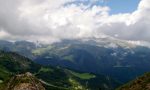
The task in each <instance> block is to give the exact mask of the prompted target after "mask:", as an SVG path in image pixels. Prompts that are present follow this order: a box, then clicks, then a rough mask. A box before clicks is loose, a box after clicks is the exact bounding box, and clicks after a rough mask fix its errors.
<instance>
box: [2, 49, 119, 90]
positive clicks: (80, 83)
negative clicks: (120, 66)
mask: <svg viewBox="0 0 150 90" xmlns="http://www.w3.org/2000/svg"><path fill="white" fill-rule="evenodd" d="M26 72H31V74H30V73H26ZM24 73H26V74H24ZM30 80H31V82H30ZM26 81H27V82H26ZM24 82H26V84H24ZM32 82H34V84H33V85H34V86H35V85H38V84H39V85H40V86H41V88H42V86H43V87H44V88H45V89H46V90H76V89H78V90H86V89H89V90H99V89H103V90H113V89H114V88H116V87H117V86H119V85H120V84H119V83H118V81H116V80H114V79H112V78H110V77H109V76H103V75H96V74H93V73H84V72H78V71H74V70H70V69H65V68H62V67H57V68H54V67H51V66H41V65H39V64H36V63H34V62H33V61H31V60H30V59H28V58H26V57H24V56H21V55H19V54H17V53H12V52H4V51H1V52H0V90H4V88H6V86H7V87H10V88H17V87H21V86H16V83H18V84H19V85H22V83H23V85H25V86H26V85H30V84H31V83H32ZM39 82H40V83H39ZM18 84H17V85H18ZM41 84H42V85H41ZM15 86H16V87H15ZM34 86H31V87H34ZM39 88H40V87H39ZM44 88H43V89H44Z"/></svg>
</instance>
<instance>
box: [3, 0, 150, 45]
mask: <svg viewBox="0 0 150 90" xmlns="http://www.w3.org/2000/svg"><path fill="white" fill-rule="evenodd" d="M98 1H99V0H94V1H93V0H86V1H85V0H13V1H11V0H5V1H4V0H0V28H3V31H1V32H0V33H1V34H0V39H13V40H19V39H21V40H24V39H25V40H31V41H32V40H33V41H34V40H39V41H46V42H51V41H55V40H59V39H65V38H78V37H80V38H81V37H91V36H94V35H95V34H96V35H97V34H101V33H104V34H107V35H110V36H113V37H116V35H117V37H116V38H119V39H127V40H146V41H150V39H149V38H150V16H149V14H150V2H149V0H141V2H140V3H139V6H138V8H137V10H136V11H134V12H133V13H123V14H115V15H109V10H110V8H109V7H106V6H105V7H101V6H96V5H93V3H94V2H98ZM75 2H80V3H78V4H76V3H75ZM84 2H88V4H84ZM2 33H3V34H2ZM4 33H5V34H4ZM6 33H7V35H6ZM6 37H7V38H6Z"/></svg>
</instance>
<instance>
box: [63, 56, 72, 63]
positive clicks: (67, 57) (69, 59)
mask: <svg viewBox="0 0 150 90" xmlns="http://www.w3.org/2000/svg"><path fill="white" fill-rule="evenodd" d="M63 59H64V60H68V61H71V62H73V55H69V56H65V57H63Z"/></svg>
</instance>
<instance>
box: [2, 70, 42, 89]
mask: <svg viewBox="0 0 150 90" xmlns="http://www.w3.org/2000/svg"><path fill="white" fill-rule="evenodd" d="M5 90H45V88H44V87H43V86H42V84H41V83H40V81H39V80H38V79H37V78H36V77H34V76H33V75H32V74H31V73H29V72H28V73H25V74H20V75H16V76H14V77H12V78H11V79H10V81H9V83H8V85H7V88H6V89H5Z"/></svg>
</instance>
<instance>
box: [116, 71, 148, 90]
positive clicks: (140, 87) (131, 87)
mask: <svg viewBox="0 0 150 90" xmlns="http://www.w3.org/2000/svg"><path fill="white" fill-rule="evenodd" d="M116 90H150V73H146V74H144V75H143V76H141V77H138V78H136V79H135V80H133V81H131V82H129V83H127V84H125V85H123V86H122V87H120V88H118V89H116Z"/></svg>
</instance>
